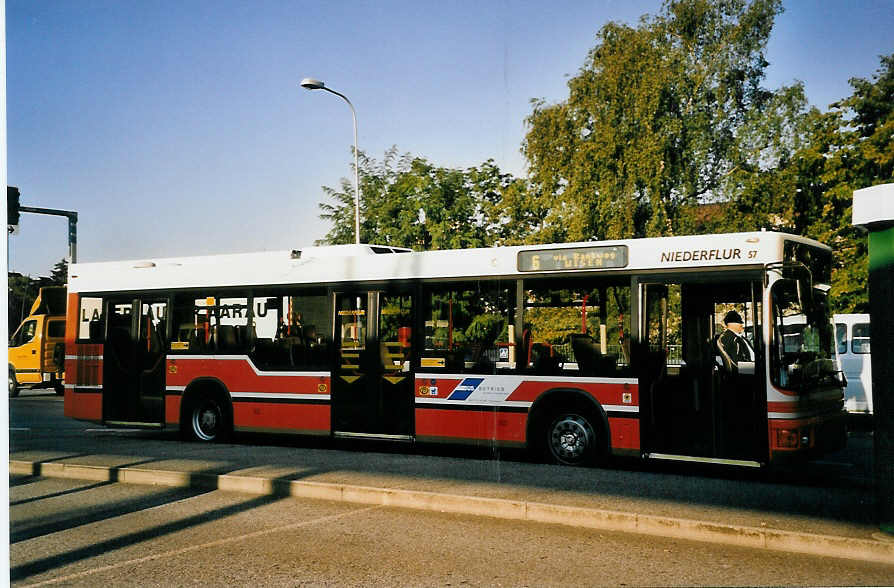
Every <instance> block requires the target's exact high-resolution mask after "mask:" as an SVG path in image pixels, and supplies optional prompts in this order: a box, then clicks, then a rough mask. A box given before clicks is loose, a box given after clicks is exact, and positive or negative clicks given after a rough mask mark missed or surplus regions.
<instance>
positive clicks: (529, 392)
mask: <svg viewBox="0 0 894 588" xmlns="http://www.w3.org/2000/svg"><path fill="white" fill-rule="evenodd" d="M556 388H565V389H569V388H573V389H578V390H583V391H585V392H586V393H587V394H589V395H590V396H592V397H593V398H595V399H596V400H598V401H599V402H600V403H601V404H628V405H630V406H638V405H639V391H638V390H639V389H638V387H637V385H636V384H627V383H618V384H615V383H603V382H574V381H568V380H565V381H561V382H558V381H557V382H541V381H535V382H531V381H528V382H522V383H521V385H519V387H518V388H516V389H515V391H514V392H513V393H512V394H510V395H509V398H507V400H518V401H522V402H533V401H535V400H537V398H538V397H539V396H540V395H541V394H543V393H544V392H546V391H547V390H553V389H556ZM625 393H628V394H630V399H629V400H628V401H627V402H624V394H625Z"/></svg>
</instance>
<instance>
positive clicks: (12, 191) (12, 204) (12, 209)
mask: <svg viewBox="0 0 894 588" xmlns="http://www.w3.org/2000/svg"><path fill="white" fill-rule="evenodd" d="M19 196H20V194H19V189H18V188H16V187H15V186H6V224H7V225H17V224H19Z"/></svg>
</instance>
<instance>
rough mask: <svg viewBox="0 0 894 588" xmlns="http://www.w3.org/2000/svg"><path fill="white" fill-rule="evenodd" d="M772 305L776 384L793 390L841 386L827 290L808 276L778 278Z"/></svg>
mask: <svg viewBox="0 0 894 588" xmlns="http://www.w3.org/2000/svg"><path fill="white" fill-rule="evenodd" d="M771 296H772V304H773V340H772V343H771V345H772V346H773V351H772V355H771V357H772V360H773V365H772V367H771V372H772V377H773V383H774V384H776V385H778V386H780V387H781V388H786V389H790V390H798V391H806V390H807V389H811V388H817V387H819V386H826V385H835V386H840V385H841V384H840V377H839V375H838V374H839V370H838V364H837V361H836V359H835V337H834V331H833V327H832V323H831V315H830V312H829V305H828V301H827V296H826V292H825V291H824V290H823V289H822V288H817V287H813V285H812V284H811V283H810V280H809V278H808V277H807V276H806V274H805V275H803V276H799V277H798V278H797V279H783V280H779V281H778V282H776V283H775V284H774V285H773V288H772V290H771Z"/></svg>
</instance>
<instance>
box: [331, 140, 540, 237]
mask: <svg viewBox="0 0 894 588" xmlns="http://www.w3.org/2000/svg"><path fill="white" fill-rule="evenodd" d="M359 163H360V182H361V203H360V221H361V225H360V236H361V241H362V242H365V243H376V244H380V245H390V246H396V247H411V248H413V249H417V250H429V249H462V248H469V247H485V246H488V245H493V244H495V243H496V242H498V241H499V240H509V239H510V238H512V237H513V236H514V233H513V232H512V230H510V229H509V228H507V227H508V226H510V223H511V221H512V220H513V219H512V215H511V214H509V213H507V212H506V210H507V208H506V207H504V206H502V203H503V202H504V201H505V200H506V197H507V196H509V197H517V195H518V194H519V193H520V192H523V190H524V188H523V186H524V183H523V182H521V181H520V180H515V179H514V178H512V177H511V176H510V175H508V174H503V173H501V172H500V170H499V168H498V167H497V166H496V164H494V162H493V161H491V160H488V161H487V162H485V163H483V164H482V165H481V166H478V167H473V168H469V169H467V170H459V169H449V168H444V167H438V166H435V165H433V164H432V163H430V162H428V161H427V160H426V159H424V158H422V157H414V156H411V155H410V154H408V153H407V154H404V155H400V156H398V154H397V150H396V149H395V148H392V149H390V150H388V151H387V152H386V153H385V157H384V159H383V160H382V162H381V163H379V162H376V161H375V160H373V159H371V158H369V157H368V156H367V155H366V154H363V153H361V154H360V157H359ZM323 191H324V192H325V193H326V194H327V195H328V196H329V198H330V199H331V200H333V201H334V203H322V204H320V209H321V210H322V214H321V215H320V216H321V218H323V219H326V220H329V221H330V222H331V223H332V229H331V230H330V231H329V233H328V234H327V235H326V237H325V239H323V240H321V241H320V243H321V244H339V243H353V242H354V234H353V218H354V217H353V215H354V194H353V186H352V185H351V184H350V183H349V182H348V180H347V179H342V182H341V190H335V189H333V188H330V187H327V186H324V187H323Z"/></svg>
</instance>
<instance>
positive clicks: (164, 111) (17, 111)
mask: <svg viewBox="0 0 894 588" xmlns="http://www.w3.org/2000/svg"><path fill="white" fill-rule="evenodd" d="M659 8H660V3H659V2H654V1H641V0H633V1H610V0H604V1H599V0H594V1H591V2H583V1H581V2H563V1H558V2H556V1H553V2H520V1H519V2H516V1H508V0H504V1H494V2H486V1H485V2H481V1H476V2H461V1H456V2H453V1H450V2H431V1H419V0H417V1H407V2H397V1H379V2H299V1H291V2H286V1H278V2H273V1H257V0H255V1H243V2H232V1H225V0H216V1H214V2H211V1H201V2H199V1H188V0H182V1H178V2H174V1H173V0H168V1H151V0H139V1H137V0H131V1H126V0H119V1H108V2H105V1H87V0H81V1H77V2H62V1H40V2H36V1H33V0H8V1H7V6H6V17H7V23H6V37H7V125H8V128H7V138H8V164H7V165H8V178H9V180H8V183H9V184H10V185H15V186H19V188H20V189H21V192H22V202H23V204H26V205H29V206H41V207H48V208H61V209H69V210H76V211H78V213H79V215H80V222H79V224H78V236H79V244H78V258H79V261H102V260H111V259H136V258H151V257H159V256H174V255H192V254H206V253H228V252H238V251H258V250H273V249H291V248H296V247H301V246H306V245H309V244H311V243H312V242H313V241H314V240H315V239H318V238H320V237H322V236H323V235H324V234H325V233H326V231H327V229H328V226H327V225H326V224H325V223H324V222H323V221H321V220H320V219H319V218H318V213H319V210H318V208H317V203H318V202H320V201H321V200H323V199H324V198H325V197H324V194H323V192H322V190H321V188H320V187H321V186H323V185H327V186H337V185H338V183H339V181H340V179H341V178H342V177H352V176H351V171H350V164H351V163H352V158H351V151H350V149H351V145H352V144H353V135H352V126H351V115H350V111H349V110H348V107H347V105H346V104H345V103H344V102H342V101H341V100H340V99H339V98H337V97H336V96H333V95H331V94H327V93H324V92H319V91H317V92H308V91H306V90H303V89H301V88H299V87H298V81H299V80H300V79H301V78H303V77H316V78H319V79H322V80H325V81H326V83H327V85H329V86H330V87H332V88H334V89H336V90H339V91H340V92H342V93H344V94H346V95H347V96H348V97H349V98H350V99H351V101H352V102H353V103H354V105H355V107H356V109H357V117H358V121H359V143H360V149H361V150H363V151H366V152H367V153H368V154H370V155H371V156H373V157H375V158H377V159H381V157H382V154H383V153H384V151H385V150H386V149H388V148H389V147H391V146H392V145H396V146H397V148H398V149H399V150H400V151H401V152H407V151H408V152H411V153H413V154H414V155H420V156H423V157H426V158H428V159H429V160H430V161H432V162H433V163H435V164H437V165H442V166H449V167H466V166H471V165H477V164H479V163H481V162H483V161H485V160H486V159H488V158H493V159H494V160H495V161H496V162H497V164H498V165H499V166H500V167H501V168H502V169H503V170H505V171H508V172H511V173H514V174H516V175H523V174H524V173H525V169H524V160H523V158H522V156H521V155H520V153H519V147H520V145H521V141H522V138H523V135H524V124H523V121H524V118H525V116H526V115H527V114H528V113H529V112H530V105H529V101H530V99H531V98H544V99H546V100H547V101H548V102H555V101H559V100H562V99H564V98H565V97H566V96H567V87H566V81H567V79H568V76H570V75H574V74H575V73H576V72H577V70H578V69H579V67H580V66H581V65H582V64H583V62H584V59H585V57H586V54H587V51H588V50H589V49H590V48H591V47H592V46H593V45H594V43H595V34H596V32H597V31H598V30H599V28H600V27H601V26H602V25H603V24H604V23H606V22H607V21H609V20H615V21H622V22H628V23H635V22H636V21H637V20H638V18H639V17H640V15H642V14H644V13H647V12H648V13H655V12H657V11H658V10H659ZM785 9H786V10H785V12H784V13H783V14H782V15H781V16H779V17H778V19H777V21H776V27H775V29H774V32H773V36H772V38H771V40H770V43H769V46H768V51H767V59H768V61H769V62H770V64H771V65H770V67H769V69H768V71H767V79H766V84H765V85H766V86H767V87H769V88H776V87H778V86H779V85H781V84H788V83H791V82H793V81H794V80H801V81H803V82H804V83H805V85H806V89H807V93H808V97H809V99H810V101H811V102H812V103H813V104H814V105H817V106H819V107H822V108H825V107H826V106H827V105H828V104H829V103H830V102H833V101H835V100H837V99H839V98H842V97H845V96H848V95H849V94H850V87H849V86H848V83H847V81H848V79H849V78H851V77H854V76H857V77H867V78H868V77H871V76H872V74H873V73H874V72H875V70H876V69H877V67H878V63H879V62H878V56H879V55H880V54H887V53H891V52H894V36H892V34H891V31H892V30H894V2H892V0H887V1H878V0H867V1H864V2H848V1H838V0H835V1H832V0H830V1H825V2H824V1H816V2H813V1H801V2H795V1H790V2H786V3H785ZM9 245H10V248H9V267H10V269H11V270H13V271H19V272H22V273H27V274H31V275H47V274H49V271H50V268H51V267H52V265H53V264H54V263H55V262H56V261H58V260H59V259H61V258H62V257H64V256H65V255H66V254H67V242H66V224H65V220H64V219H62V218H53V217H43V216H37V215H30V214H29V215H23V219H22V224H21V227H20V231H19V234H18V235H14V236H12V237H11V238H10V241H9Z"/></svg>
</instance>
